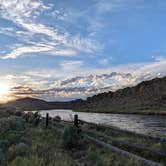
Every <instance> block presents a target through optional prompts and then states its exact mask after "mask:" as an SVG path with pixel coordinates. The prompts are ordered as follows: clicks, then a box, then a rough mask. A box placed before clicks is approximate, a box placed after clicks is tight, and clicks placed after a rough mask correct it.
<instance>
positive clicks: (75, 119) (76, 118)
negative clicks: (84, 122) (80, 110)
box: [74, 114, 79, 128]
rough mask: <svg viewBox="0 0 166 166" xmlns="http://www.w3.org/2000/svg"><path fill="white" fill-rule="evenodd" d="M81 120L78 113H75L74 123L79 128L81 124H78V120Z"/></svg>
mask: <svg viewBox="0 0 166 166" xmlns="http://www.w3.org/2000/svg"><path fill="white" fill-rule="evenodd" d="M78 121H79V120H78V115H77V114H76V115H74V125H75V126H76V127H77V128H78V127H79V126H78V124H79V122H78Z"/></svg>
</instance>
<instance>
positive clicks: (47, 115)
mask: <svg viewBox="0 0 166 166" xmlns="http://www.w3.org/2000/svg"><path fill="white" fill-rule="evenodd" d="M48 123H49V113H46V128H47V127H48Z"/></svg>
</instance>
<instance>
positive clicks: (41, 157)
mask: <svg viewBox="0 0 166 166" xmlns="http://www.w3.org/2000/svg"><path fill="white" fill-rule="evenodd" d="M0 117H1V118H0V166H32V165H33V166H46V165H47V166H75V165H78V166H79V165H81V164H82V165H87V166H92V165H93V166H110V165H111V166H125V165H126V166H133V165H135V166H137V165H138V166H139V165H140V164H139V163H138V162H137V161H134V160H129V159H126V158H124V157H121V156H119V155H117V154H115V153H112V152H111V151H109V150H106V149H104V148H101V147H98V146H96V145H95V144H93V143H90V142H88V141H87V140H86V139H85V138H84V137H82V132H81V131H80V130H78V129H77V128H75V127H74V126H73V125H72V124H68V123H63V122H61V124H62V125H58V122H56V123H54V124H53V123H52V124H51V123H50V125H49V127H48V128H47V129H46V128H45V124H44V121H40V123H36V122H37V121H36V119H35V117H34V116H33V114H32V115H31V117H30V119H29V120H28V121H26V120H25V119H24V116H23V117H16V116H7V117H2V116H0ZM63 126H64V127H63ZM83 128H86V129H94V130H98V129H96V128H94V127H93V126H90V125H84V126H83ZM100 132H103V133H105V134H107V135H112V136H115V137H120V138H124V139H126V140H129V139H130V141H133V142H139V143H142V144H147V145H154V144H153V143H151V142H149V143H146V142H145V141H144V140H139V139H137V138H134V137H131V138H129V137H128V136H127V135H124V134H117V133H113V132H111V131H110V130H102V131H101V130H100ZM104 141H106V142H108V143H109V141H108V140H104ZM141 141H142V142H141ZM111 143H112V142H111ZM155 146H158V147H159V148H161V146H162V145H155ZM124 148H126V147H124Z"/></svg>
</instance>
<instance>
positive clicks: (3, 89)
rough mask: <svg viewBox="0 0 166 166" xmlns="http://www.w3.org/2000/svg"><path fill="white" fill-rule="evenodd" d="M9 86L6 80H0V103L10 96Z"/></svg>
mask: <svg viewBox="0 0 166 166" xmlns="http://www.w3.org/2000/svg"><path fill="white" fill-rule="evenodd" d="M10 89H11V86H10V84H9V83H7V82H0V103H3V102H6V101H8V100H10V98H11V96H10V95H11V91H10Z"/></svg>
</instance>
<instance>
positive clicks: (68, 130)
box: [62, 125, 80, 150]
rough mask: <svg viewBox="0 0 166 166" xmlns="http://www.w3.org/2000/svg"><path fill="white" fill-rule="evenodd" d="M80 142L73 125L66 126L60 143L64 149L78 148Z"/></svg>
mask: <svg viewBox="0 0 166 166" xmlns="http://www.w3.org/2000/svg"><path fill="white" fill-rule="evenodd" d="M79 143H80V134H79V131H78V129H77V128H76V127H75V126H70V125H69V126H67V127H65V129H64V132H63V134H62V144H63V146H64V148H65V149H67V150H71V149H73V148H78V145H79Z"/></svg>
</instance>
